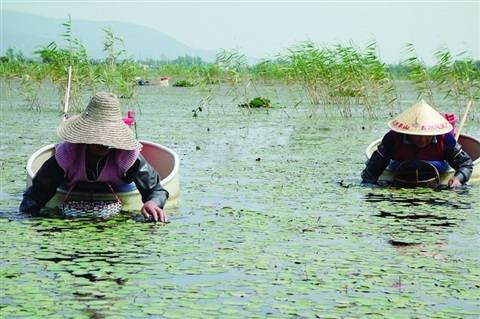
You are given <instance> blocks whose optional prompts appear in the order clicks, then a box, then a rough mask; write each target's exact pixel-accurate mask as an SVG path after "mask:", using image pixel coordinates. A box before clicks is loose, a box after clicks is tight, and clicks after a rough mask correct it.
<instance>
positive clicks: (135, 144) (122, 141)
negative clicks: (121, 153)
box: [57, 92, 142, 150]
mask: <svg viewBox="0 0 480 319" xmlns="http://www.w3.org/2000/svg"><path fill="white" fill-rule="evenodd" d="M57 133H58V136H60V138H61V139H62V140H64V141H67V142H70V143H77V144H99V145H104V146H109V147H112V148H116V149H120V150H136V149H141V148H142V144H140V142H139V141H137V139H136V138H135V134H134V133H133V131H132V129H131V128H129V127H128V126H127V125H126V124H125V123H124V122H123V120H122V111H121V109H120V102H119V101H118V99H117V97H116V96H115V95H114V94H112V93H107V92H99V93H96V94H95V95H94V96H93V97H92V99H91V100H90V103H88V106H87V108H86V109H85V111H84V112H83V113H82V114H79V115H76V116H72V117H71V118H69V119H68V120H66V121H65V122H63V123H62V124H60V126H59V127H58V128H57Z"/></svg>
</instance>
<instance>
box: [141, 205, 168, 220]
mask: <svg viewBox="0 0 480 319" xmlns="http://www.w3.org/2000/svg"><path fill="white" fill-rule="evenodd" d="M141 212H142V215H143V216H145V217H146V218H149V217H153V220H154V221H156V222H158V221H161V222H164V223H165V222H167V221H168V218H167V214H166V213H165V212H164V211H163V209H161V208H160V207H158V205H157V203H155V202H154V201H152V200H149V201H147V202H145V204H143V207H142V210H141Z"/></svg>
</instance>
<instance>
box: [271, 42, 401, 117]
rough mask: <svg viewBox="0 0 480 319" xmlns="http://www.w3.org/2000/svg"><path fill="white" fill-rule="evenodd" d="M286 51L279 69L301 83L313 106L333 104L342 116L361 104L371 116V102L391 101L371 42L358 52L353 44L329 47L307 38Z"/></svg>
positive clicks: (389, 88)
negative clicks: (353, 106)
mask: <svg viewBox="0 0 480 319" xmlns="http://www.w3.org/2000/svg"><path fill="white" fill-rule="evenodd" d="M288 52H289V53H288V54H287V55H285V56H281V57H280V59H281V61H283V62H282V64H281V65H282V68H283V70H284V72H285V74H286V76H287V77H289V78H291V79H292V80H293V81H294V82H299V83H301V84H302V85H303V88H304V90H305V92H306V94H307V96H308V98H309V99H310V102H311V103H312V104H314V105H318V104H323V105H336V106H337V107H338V111H339V112H340V114H341V115H342V116H344V117H351V116H352V115H353V114H352V108H351V106H352V105H358V104H361V105H364V111H365V112H367V113H368V115H369V116H370V117H375V111H374V106H375V105H378V104H380V103H381V102H382V101H385V102H386V104H391V103H392V102H393V101H394V100H395V99H396V96H395V94H394V89H393V86H392V84H391V81H390V79H389V78H388V76H387V68H386V66H385V64H384V63H381V62H380V60H379V58H378V57H377V54H376V43H375V42H372V43H370V44H368V45H367V47H366V49H365V50H364V51H363V52H362V51H361V50H360V49H359V48H357V47H356V46H355V45H354V44H353V43H350V44H349V45H347V46H343V45H340V44H339V45H337V46H336V47H335V48H333V49H331V48H328V47H321V48H319V47H317V46H316V45H315V44H314V43H312V42H311V41H308V42H304V43H301V44H300V45H298V46H297V47H294V48H291V49H288Z"/></svg>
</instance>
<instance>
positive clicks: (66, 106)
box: [63, 65, 72, 121]
mask: <svg viewBox="0 0 480 319" xmlns="http://www.w3.org/2000/svg"><path fill="white" fill-rule="evenodd" d="M71 79H72V66H71V65H70V66H69V67H68V79H67V90H66V91H65V105H64V106H63V121H65V120H66V119H67V111H68V100H69V99H70V83H71Z"/></svg>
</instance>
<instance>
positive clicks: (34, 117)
mask: <svg viewBox="0 0 480 319" xmlns="http://www.w3.org/2000/svg"><path fill="white" fill-rule="evenodd" d="M138 89H139V96H138V98H136V99H135V100H133V101H126V100H122V103H124V111H125V112H126V110H127V109H129V108H131V109H134V110H135V112H136V119H137V131H138V136H139V138H140V139H143V140H150V141H153V142H156V143H160V144H163V145H165V146H167V147H169V148H171V149H173V150H175V151H176V152H177V153H178V154H179V156H180V159H181V165H180V167H181V169H180V179H181V203H180V205H179V207H178V208H177V209H175V210H171V211H169V216H170V220H171V223H169V224H167V225H159V224H157V225H154V224H150V223H140V222H136V221H134V220H133V219H131V218H130V217H129V216H125V217H119V218H117V219H114V220H110V221H108V222H91V221H88V220H75V221H72V220H63V219H56V218H44V219H41V218H20V216H18V214H16V213H15V212H16V210H17V208H18V205H19V203H20V201H21V195H22V192H23V191H24V187H25V171H24V168H25V163H26V161H27V159H28V157H29V156H30V155H31V154H32V153H33V152H34V151H36V150H37V149H38V148H40V147H42V146H44V145H45V144H49V143H54V142H56V141H57V137H56V133H55V129H56V126H57V125H58V124H59V123H60V117H59V112H60V111H58V110H60V109H61V104H60V102H57V101H60V100H61V98H62V95H61V94H53V93H51V92H48V91H47V93H46V96H48V102H49V105H50V107H49V108H43V110H42V111H32V110H28V108H27V107H26V103H25V102H23V101H22V100H21V98H19V97H18V96H17V95H15V94H14V92H12V95H11V98H10V99H9V100H8V101H7V100H5V101H3V99H2V102H1V103H2V116H1V120H0V121H1V125H2V126H1V127H2V143H1V154H2V157H1V162H0V165H1V166H0V177H1V191H0V192H1V198H0V211H1V215H0V217H1V218H0V244H1V250H0V256H1V258H0V316H2V317H7V318H16V317H48V318H215V317H218V318H264V317H272V318H298V317H306V318H323V317H325V318H346V317H349V318H366V317H368V318H407V317H408V318H411V317H415V318H432V317H434V318H452V317H455V318H475V317H476V316H477V315H478V313H479V311H480V306H479V303H480V284H479V283H480V268H479V265H480V262H479V261H480V258H479V250H478V247H479V246H478V244H479V238H480V237H479V235H478V234H479V231H480V227H479V213H480V187H478V185H472V186H468V187H464V188H462V189H458V190H453V191H451V190H442V191H433V190H418V189H417V190H392V189H388V188H387V189H381V188H377V189H373V188H368V187H361V186H359V182H360V179H359V174H360V172H361V170H362V169H363V167H364V162H365V154H364V150H365V148H366V146H367V145H368V144H369V143H370V142H371V141H372V140H373V139H376V138H378V137H380V136H382V135H383V134H384V133H385V132H386V123H387V120H388V113H389V111H390V110H388V109H385V110H382V111H379V112H378V115H379V117H380V118H379V119H375V120H373V119H368V118H363V117H362V116H361V113H362V110H361V108H359V110H358V112H357V116H356V117H355V118H351V119H345V118H340V117H339V116H338V113H336V112H335V110H334V109H329V108H324V107H318V108H315V109H312V108H311V107H310V106H308V105H307V104H300V105H299V106H297V107H294V105H295V104H296V103H297V102H298V101H299V100H300V99H301V98H302V93H301V91H298V90H295V89H294V88H288V87H284V86H251V87H250V88H249V90H250V91H249V94H250V95H249V97H250V98H253V97H254V96H256V95H261V96H265V97H268V98H270V99H271V100H272V102H273V103H278V104H280V105H281V106H283V107H284V108H278V109H271V110H268V111H267V110H253V112H252V114H249V112H248V110H246V109H242V108H238V107H237V104H238V103H240V102H244V101H245V100H246V97H245V96H244V95H242V93H239V92H242V90H238V91H233V90H232V89H231V87H229V86H222V87H220V86H219V87H213V91H212V93H211V94H212V95H211V97H213V99H212V100H211V102H210V104H209V105H208V106H205V107H204V108H203V111H202V112H200V113H198V117H196V118H194V117H193V112H192V110H194V109H196V108H197V107H198V106H199V104H200V102H201V100H202V98H204V97H205V96H207V93H205V92H202V91H200V90H198V88H173V87H139V88H138ZM407 96H411V98H406V97H407ZM414 98H415V95H413V94H410V95H409V94H408V92H407V93H405V94H403V100H402V103H403V106H402V107H403V108H406V107H408V106H410V105H411V104H412V103H413V102H414ZM127 104H128V105H127ZM56 105H58V106H56ZM313 112H314V113H315V114H314V115H313V116H312V113H313ZM463 132H464V133H467V134H471V135H474V136H477V137H478V136H480V130H479V128H478V123H473V122H472V123H469V122H467V124H466V126H465V127H464V131H463Z"/></svg>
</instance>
